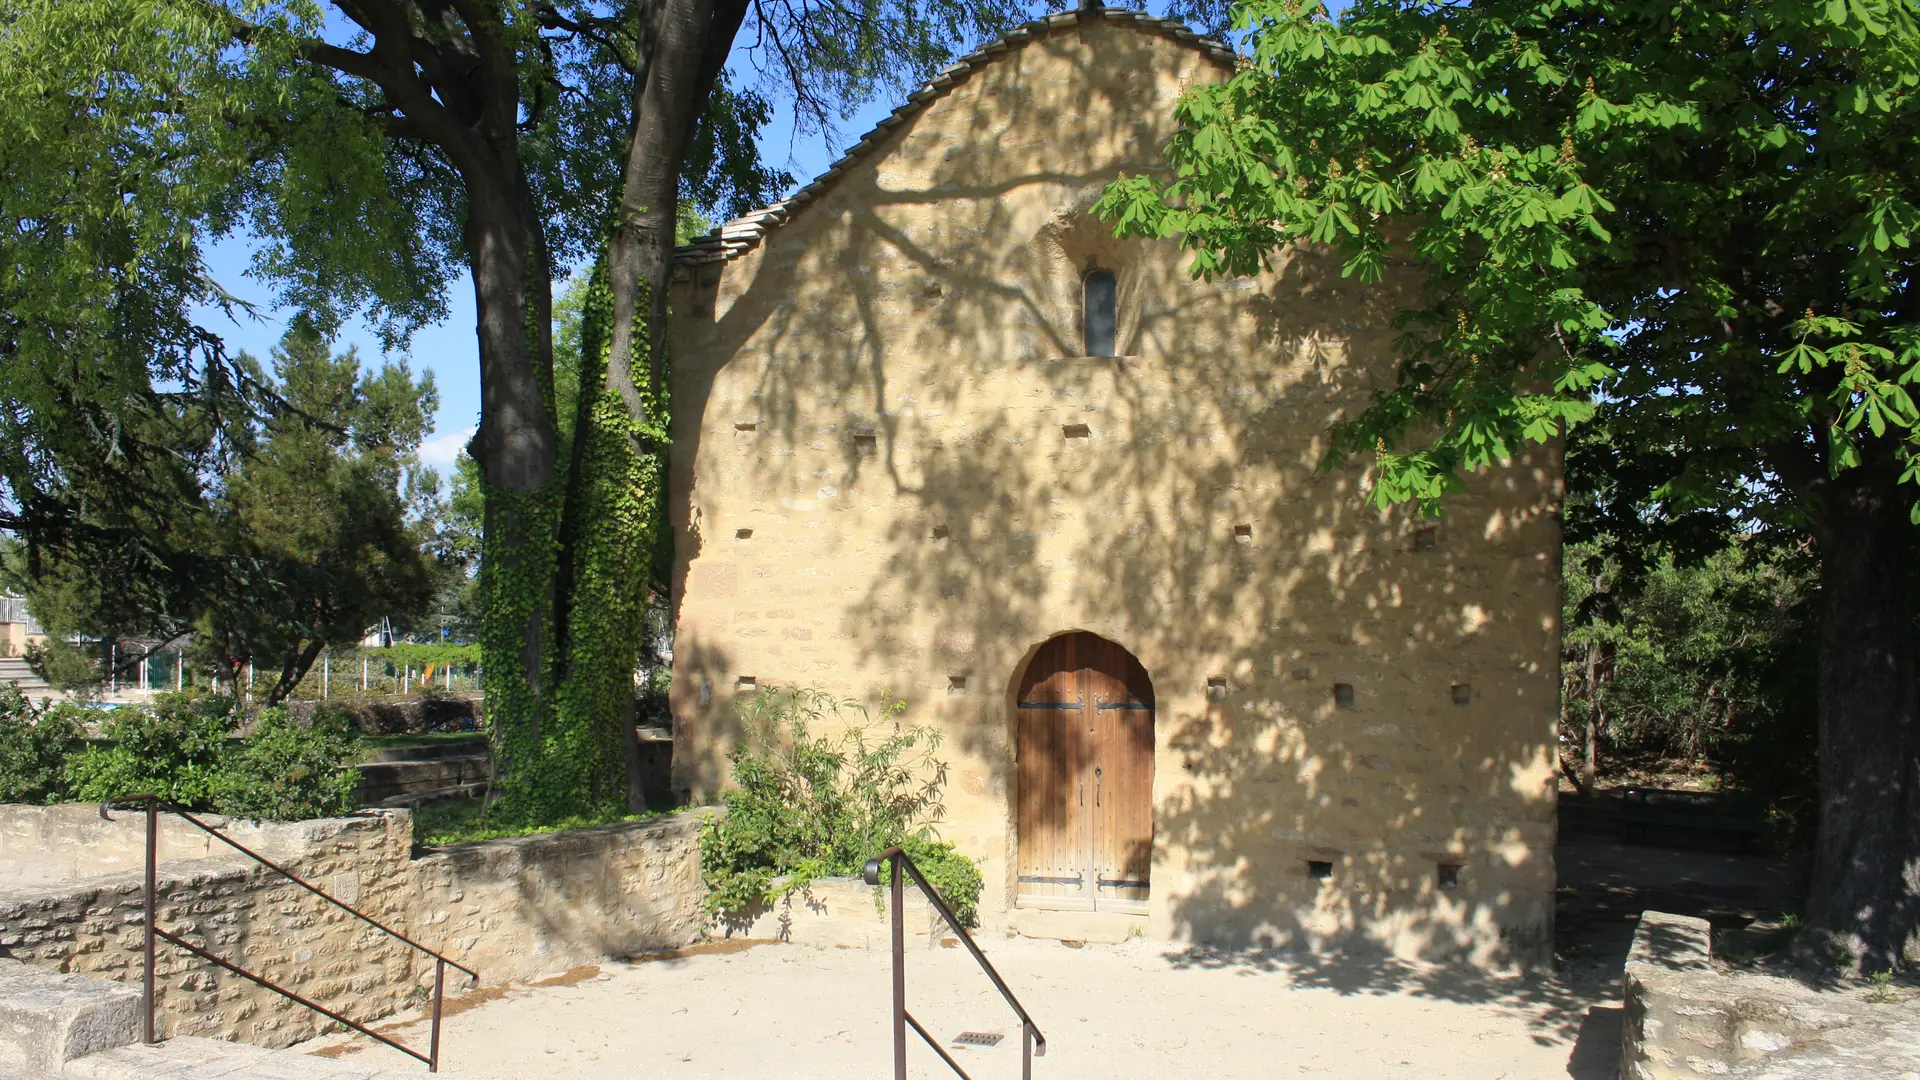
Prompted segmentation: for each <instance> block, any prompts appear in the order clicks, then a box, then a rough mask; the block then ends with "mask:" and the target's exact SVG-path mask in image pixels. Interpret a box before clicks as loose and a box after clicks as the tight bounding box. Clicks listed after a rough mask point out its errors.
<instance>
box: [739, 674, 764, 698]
mask: <svg viewBox="0 0 1920 1080" xmlns="http://www.w3.org/2000/svg"><path fill="white" fill-rule="evenodd" d="M759 688H760V680H758V679H756V678H754V677H753V676H751V675H742V676H740V677H739V678H738V679H735V680H734V682H733V692H734V693H736V694H751V693H753V692H754V691H755V690H758V689H759Z"/></svg>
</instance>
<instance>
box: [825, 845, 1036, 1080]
mask: <svg viewBox="0 0 1920 1080" xmlns="http://www.w3.org/2000/svg"><path fill="white" fill-rule="evenodd" d="M883 862H890V863H892V864H893V875H892V879H893V880H892V882H891V887H892V890H893V896H892V904H891V908H892V920H893V1075H894V1080H907V1027H908V1026H909V1025H911V1026H912V1027H913V1030H914V1031H915V1032H917V1033H918V1034H919V1036H920V1038H921V1039H923V1040H925V1041H926V1044H927V1045H928V1046H930V1047H932V1048H933V1052H934V1053H936V1054H939V1055H940V1060H941V1061H944V1062H946V1063H947V1067H948V1068H950V1069H952V1070H953V1071H954V1072H955V1073H957V1074H959V1076H960V1078H961V1080H972V1078H971V1077H969V1076H967V1072H966V1070H965V1069H962V1068H961V1067H960V1063H959V1062H957V1061H955V1060H953V1056H952V1055H951V1054H948V1053H947V1051H946V1049H945V1048H944V1047H942V1046H941V1045H940V1044H939V1042H938V1041H936V1040H935V1039H934V1037H933V1036H932V1035H929V1034H927V1029H926V1028H924V1027H921V1026H920V1021H918V1020H915V1019H914V1018H913V1014H912V1013H910V1012H908V1011H907V929H906V915H905V911H904V909H903V908H902V906H901V899H902V896H903V894H904V892H905V890H904V888H903V876H902V875H901V873H900V870H901V868H902V867H905V868H906V872H907V874H909V875H911V876H912V877H913V883H914V884H915V885H918V886H919V887H920V892H921V893H922V894H923V895H925V896H926V898H927V899H928V900H929V901H930V902H932V904H933V908H934V910H935V911H938V912H939V913H940V917H941V918H943V919H945V920H947V925H948V926H951V927H953V932H954V933H956V934H958V935H960V943H961V944H963V945H965V946H966V947H967V951H968V952H969V953H972V954H973V959H974V962H975V963H977V964H979V965H980V970H981V971H984V972H986V974H987V978H988V979H989V980H991V981H992V983H993V988H994V989H996V990H998V991H1000V996H1001V997H1003V998H1005V999H1006V1001H1007V1004H1008V1005H1009V1006H1011V1007H1012V1008H1013V1012H1014V1015H1016V1016H1018V1017H1019V1018H1020V1077H1021V1080H1033V1059H1034V1058H1036V1057H1046V1056H1047V1037H1046V1036H1045V1035H1042V1034H1041V1033H1040V1027H1039V1025H1038V1024H1035V1023H1034V1022H1033V1017H1031V1016H1028V1015H1027V1010H1026V1007H1025V1006H1023V1005H1021V1004H1020V999H1019V998H1017V997H1014V996H1013V991H1012V990H1009V989H1007V981H1006V980H1005V979H1002V978H1001V977H1000V973H999V972H998V971H995V970H994V967H993V964H992V963H990V962H989V961H988V960H987V957H986V954H985V953H982V952H981V951H980V946H978V945H976V944H974V941H973V935H972V934H969V933H967V928H966V927H964V926H961V925H960V920H959V919H958V918H956V917H955V916H954V914H953V909H952V908H950V907H948V906H947V902H946V900H945V899H944V898H943V897H941V895H940V891H939V890H938V889H935V888H934V887H933V886H932V885H931V884H929V883H928V882H927V876H926V875H925V874H923V873H921V872H920V868H919V867H918V866H916V865H914V862H913V857H912V856H910V855H908V854H907V853H906V852H904V851H902V850H900V849H899V848H897V847H896V848H888V849H887V850H885V851H883V852H881V853H880V855H879V856H878V857H877V858H872V859H868V860H867V865H866V869H865V870H864V871H862V873H861V875H860V876H861V878H862V879H864V880H865V881H866V883H867V884H869V885H878V884H880V864H881V863H883Z"/></svg>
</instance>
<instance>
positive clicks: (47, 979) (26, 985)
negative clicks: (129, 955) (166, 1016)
mask: <svg viewBox="0 0 1920 1080" xmlns="http://www.w3.org/2000/svg"><path fill="white" fill-rule="evenodd" d="M139 1034H140V991H138V990H136V989H134V988H133V987H131V986H123V985H121V984H120V983H116V982H108V981H106V980H105V979H89V978H86V977H85V976H81V975H60V974H57V973H55V972H50V971H42V970H40V969H38V968H34V967H29V966H27V965H26V964H23V963H21V962H20V961H18V960H0V1061H3V1062H6V1063H7V1064H6V1065H0V1068H6V1067H11V1068H14V1069H15V1070H16V1071H19V1072H23V1073H27V1074H29V1075H31V1074H33V1073H36V1072H38V1073H58V1072H59V1070H60V1068H61V1066H62V1065H63V1064H65V1063H66V1062H69V1061H72V1060H73V1059H75V1058H78V1057H81V1056H82V1055H86V1054H91V1053H94V1052H96V1051H100V1050H106V1049H108V1048H110V1047H115V1046H122V1045H124V1044H126V1043H130V1042H132V1041H133V1040H134V1039H136V1038H138V1037H139Z"/></svg>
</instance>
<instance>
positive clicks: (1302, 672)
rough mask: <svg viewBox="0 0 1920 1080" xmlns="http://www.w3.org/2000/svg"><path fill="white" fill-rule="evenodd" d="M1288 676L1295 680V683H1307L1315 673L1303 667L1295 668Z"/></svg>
mask: <svg viewBox="0 0 1920 1080" xmlns="http://www.w3.org/2000/svg"><path fill="white" fill-rule="evenodd" d="M1287 674H1288V676H1289V677H1291V678H1292V679H1293V681H1294V682H1306V681H1307V680H1308V679H1311V678H1313V672H1312V671H1311V670H1310V669H1308V668H1303V667H1297V668H1294V669H1293V670H1292V671H1289V672H1288V673H1287Z"/></svg>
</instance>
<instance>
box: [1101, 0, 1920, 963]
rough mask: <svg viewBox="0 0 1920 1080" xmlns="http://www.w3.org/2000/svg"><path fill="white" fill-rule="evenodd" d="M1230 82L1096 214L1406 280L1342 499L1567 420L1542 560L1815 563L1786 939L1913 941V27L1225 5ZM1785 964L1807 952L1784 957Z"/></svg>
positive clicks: (1879, 957)
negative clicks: (1783, 539)
mask: <svg viewBox="0 0 1920 1080" xmlns="http://www.w3.org/2000/svg"><path fill="white" fill-rule="evenodd" d="M1234 18H1235V23H1236V26H1237V27H1238V28H1240V29H1241V30H1244V31H1246V32H1247V34H1248V35H1249V41H1250V43H1251V45H1252V50H1253V56H1252V63H1251V64H1249V65H1247V66H1246V67H1244V68H1243V69H1242V70H1241V71H1239V72H1238V73H1237V74H1236V75H1235V76H1233V77H1232V78H1230V79H1229V80H1227V81H1225V82H1223V83H1220V84H1217V85H1212V86H1206V87H1200V88H1196V89H1195V90H1194V91H1192V92H1191V93H1189V94H1188V95H1186V96H1185V97H1184V98H1183V100H1182V101H1181V103H1180V106H1179V119H1180V122H1181V130H1180V132H1179V134H1178V135H1176V137H1175V138H1174V140H1173V141H1172V143H1171V145H1170V146H1169V147H1168V151H1167V154H1168V163H1169V166H1170V175H1166V176H1136V177H1128V178H1124V179H1123V180H1121V181H1120V182H1118V183H1116V184H1115V185H1114V186H1113V187H1111V188H1110V189H1109V191H1108V193H1107V195H1106V197H1105V199H1104V200H1103V201H1102V203H1101V206H1100V212H1101V213H1102V214H1103V215H1104V216H1106V217H1107V218H1108V219H1109V220H1111V221H1112V222H1114V224H1115V225H1116V227H1117V228H1118V229H1119V230H1120V231H1121V232H1123V233H1132V234H1141V235H1153V236H1173V235H1178V236H1180V237H1181V238H1182V242H1183V243H1184V244H1185V245H1186V246H1187V247H1189V248H1190V249H1192V251H1193V252H1194V261H1193V269H1194V272H1195V273H1196V274H1199V275H1202V276H1215V275H1226V274H1250V273H1254V272H1256V271H1259V270H1261V269H1263V268H1266V267H1268V266H1271V265H1272V264H1273V262H1274V260H1275V258H1276V255H1277V253H1279V252H1280V251H1282V250H1283V249H1284V248H1286V247H1287V246H1288V245H1290V244H1294V243H1311V244H1321V245H1327V246H1329V247H1332V248H1334V249H1336V250H1338V251H1339V252H1340V253H1341V254H1342V255H1343V256H1344V258H1345V268H1344V273H1346V274H1347V275H1349V276H1351V277H1354V278H1356V279H1358V280H1359V281H1361V282H1367V283H1371V282H1375V281H1378V280H1380V279H1381V277H1382V276H1383V275H1384V274H1386V273H1387V272H1388V271H1389V270H1390V268H1391V267H1392V266H1393V265H1394V264H1396V263H1402V262H1404V263H1406V264H1409V265H1410V266H1411V268H1413V269H1414V270H1416V271H1417V272H1418V273H1419V274H1420V275H1421V276H1422V279H1423V282H1424V285H1423V291H1422V292H1421V294H1420V296H1419V299H1418V300H1417V302H1415V303H1413V304H1412V305H1410V306H1409V307H1408V308H1407V309H1406V310H1404V311H1403V312H1401V314H1400V326H1401V329H1402V335H1401V336H1400V338H1399V339H1398V349H1399V354H1400V364H1399V367H1398V371H1397V378H1396V379H1395V380H1394V381H1393V383H1392V385H1388V386H1383V387H1381V388H1379V390H1378V391H1377V392H1376V394H1375V395H1374V397H1373V399H1372V402H1371V404H1370V405H1369V407H1368V408H1367V409H1366V410H1365V411H1364V412H1363V413H1361V414H1360V415H1357V416H1351V417H1347V418H1345V419H1343V420H1342V421H1341V422H1340V423H1339V424H1338V425H1337V426H1336V428H1335V431H1334V441H1333V444H1332V452H1331V454H1330V456H1329V464H1331V463H1335V462H1338V461H1341V460H1345V459H1348V458H1351V457H1353V456H1355V455H1359V456H1361V457H1363V458H1366V459H1370V460H1371V464H1372V469H1373V472H1372V475H1373V487H1372V494H1373V498H1374V500H1375V501H1376V502H1377V503H1379V504H1381V505H1383V506H1384V505H1388V504H1392V503H1397V502H1407V501H1411V502H1414V503H1417V504H1418V505H1419V506H1420V507H1422V508H1423V509H1424V510H1426V511H1428V512H1437V511H1438V510H1439V508H1440V506H1441V502H1442V500H1443V497H1444V496H1445V495H1446V494H1447V493H1448V492H1450V491H1454V490H1457V489H1458V488H1459V487H1460V486H1461V484H1462V483H1463V477H1464V476H1465V475H1466V474H1467V473H1469V472H1471V471H1473V470H1476V469H1481V468H1487V467H1494V466H1497V465H1498V464H1499V463H1500V462H1501V461H1503V460H1504V459H1506V458H1507V457H1508V456H1509V455H1510V453H1511V452H1512V450H1513V448H1514V447H1515V446H1516V445H1517V444H1518V443H1520V442H1521V441H1523V440H1525V441H1533V442H1547V441H1549V440H1553V439H1556V438H1558V437H1560V436H1561V435H1563V434H1564V433H1565V431H1566V429H1567V427H1568V425H1570V424H1573V423H1577V422H1580V421H1585V420H1589V419H1594V420H1597V421H1598V422H1599V424H1600V425H1601V430H1602V431H1603V432H1604V437H1603V438H1602V439H1600V440H1597V441H1596V442H1595V444H1594V445H1592V446H1590V447H1587V448H1585V449H1584V450H1583V453H1582V455H1580V456H1579V457H1576V458H1575V459H1574V460H1573V461H1571V462H1570V463H1569V469H1570V470H1572V471H1574V472H1576V473H1581V471H1582V470H1584V474H1582V477H1581V478H1582V479H1584V480H1586V481H1588V482H1590V485H1591V487H1592V488H1593V489H1594V490H1596V491H1598V492H1600V497H1599V498H1598V499H1596V500H1595V501H1594V503H1593V505H1592V507H1591V509H1590V510H1589V509H1584V508H1575V509H1576V510H1579V511H1580V513H1581V514H1584V515H1586V516H1587V517H1586V520H1584V521H1583V520H1582V518H1581V517H1580V516H1574V517H1573V518H1572V519H1571V520H1570V526H1571V527H1573V528H1574V529H1575V531H1576V533H1578V532H1579V530H1581V529H1586V528H1592V527H1593V526H1594V525H1595V524H1596V521H1595V520H1594V519H1604V520H1605V521H1606V523H1607V524H1608V525H1609V527H1611V528H1614V529H1615V530H1616V531H1617V533H1618V534H1620V535H1645V534H1646V533H1647V531H1648V530H1649V529H1652V528H1658V529H1663V530H1671V529H1678V528H1683V527H1690V526H1691V527H1699V526H1705V527H1707V528H1708V529H1710V530H1720V531H1725V530H1727V529H1729V528H1734V527H1740V528H1751V527H1754V526H1756V525H1769V526H1775V527H1780V528H1787V529H1805V530H1807V531H1808V533H1809V534H1810V535H1811V536H1812V537H1813V538H1814V539H1815V540H1816V541H1817V548H1818V551H1819V554H1820V558H1821V579H1820V587H1821V592H1822V603H1823V604H1824V605H1825V610H1826V614H1825V615H1824V616H1823V621H1822V634H1821V639H1822V646H1821V665H1820V680H1821V689H1820V694H1821V698H1820V711H1821V754H1822V759H1821V768H1822V790H1823V796H1822V798H1823V805H1822V818H1821V831H1820V836H1819V853H1818V855H1817V869H1816V872H1815V874H1814V882H1815V885H1814V893H1813V897H1812V899H1811V901H1810V907H1811V911H1810V919H1809V926H1810V927H1811V928H1812V929H1813V930H1814V931H1815V933H1813V934H1810V935H1808V939H1809V940H1810V941H1814V940H1818V941H1820V942H1825V941H1833V942H1837V943H1838V944H1839V945H1841V946H1844V947H1846V948H1848V949H1851V950H1856V951H1857V954H1858V955H1860V956H1862V957H1864V960H1865V962H1866V963H1868V964H1869V965H1871V966H1875V967H1881V966H1886V965H1888V964H1891V963H1894V962H1897V960H1898V957H1899V956H1900V955H1901V952H1902V950H1903V948H1906V947H1908V943H1909V942H1910V941H1911V939H1912V937H1913V935H1914V934H1915V929H1916V925H1917V924H1920V865H1916V863H1915V858H1916V856H1915V854H1914V853H1915V852H1920V801H1916V800H1920V765H1917V764H1916V758H1917V756H1920V734H1917V733H1916V732H1915V724H1916V719H1915V693H1914V686H1913V670H1914V669H1913V655H1912V653H1913V649H1912V637H1911V634H1912V621H1913V610H1912V605H1911V600H1910V597H1909V578H1910V573H1911V566H1910V564H1911V561H1912V558H1911V554H1912V538H1913V537H1912V533H1913V526H1912V524H1911V521H1912V520H1920V517H1915V516H1914V515H1916V514H1920V511H1916V510H1915V509H1914V508H1915V506H1916V504H1917V503H1920V500H1917V499H1916V496H1920V488H1915V487H1912V486H1907V485H1910V484H1912V483H1913V481H1915V480H1916V479H1920V470H1916V468H1915V461H1916V456H1915V451H1916V449H1917V448H1920V425H1916V413H1915V409H1914V405H1913V401H1912V398H1911V397H1910V395H1909V390H1908V384H1909V383H1911V382H1912V381H1913V380H1914V379H1915V378H1916V377H1920V289H1916V284H1920V283H1917V282H1916V280H1915V272H1916V261H1915V249H1914V242H1915V239H1916V232H1917V231H1920V28H1917V27H1916V9H1915V6H1914V4H1913V3H1912V2H1911V0H1833V2H1831V3H1823V4H1805V5H1787V4H1773V3H1765V2H1748V3H1740V4H1732V5H1727V4H1699V3H1683V4H1679V5H1673V4H1665V3H1649V2H1646V0H1489V2H1476V3H1472V4H1466V5H1456V4H1434V3H1425V2H1413V0H1359V2H1357V3H1355V4H1354V5H1353V6H1352V7H1351V8H1349V9H1347V10H1346V11H1345V12H1344V13H1342V14H1341V15H1340V16H1338V17H1337V18H1335V17H1331V16H1330V15H1329V14H1328V12H1327V10H1326V9H1325V8H1324V7H1323V6H1322V5H1320V4H1318V3H1311V2H1309V3H1302V2H1299V0H1247V2H1245V3H1243V4H1241V5H1239V6H1238V7H1236V8H1235V9H1234ZM1816 947H1818V946H1816Z"/></svg>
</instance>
